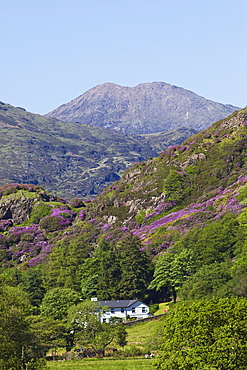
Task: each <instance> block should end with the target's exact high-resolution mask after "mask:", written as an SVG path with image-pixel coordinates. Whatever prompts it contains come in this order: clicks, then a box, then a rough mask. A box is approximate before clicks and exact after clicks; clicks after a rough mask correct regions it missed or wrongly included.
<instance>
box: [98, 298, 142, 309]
mask: <svg viewBox="0 0 247 370" xmlns="http://www.w3.org/2000/svg"><path fill="white" fill-rule="evenodd" d="M136 302H138V299H122V300H115V301H98V303H99V304H100V305H101V306H108V307H110V308H126V307H130V306H132V304H134V303H136Z"/></svg>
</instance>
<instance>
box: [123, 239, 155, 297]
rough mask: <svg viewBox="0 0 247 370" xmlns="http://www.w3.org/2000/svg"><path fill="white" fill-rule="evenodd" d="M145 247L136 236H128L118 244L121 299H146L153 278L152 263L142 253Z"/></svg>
mask: <svg viewBox="0 0 247 370" xmlns="http://www.w3.org/2000/svg"><path fill="white" fill-rule="evenodd" d="M142 247H143V245H142V244H141V241H140V239H139V238H138V237H137V236H135V235H132V234H130V235H128V236H127V237H126V238H125V239H124V240H122V241H121V242H120V243H119V244H118V250H119V258H120V269H121V279H120V282H119V298H121V299H133V298H138V299H144V298H145V295H146V294H147V288H148V285H149V282H150V280H151V276H152V271H153V268H152V263H151V260H150V259H149V258H148V256H147V255H146V253H145V251H142V250H141V249H142Z"/></svg>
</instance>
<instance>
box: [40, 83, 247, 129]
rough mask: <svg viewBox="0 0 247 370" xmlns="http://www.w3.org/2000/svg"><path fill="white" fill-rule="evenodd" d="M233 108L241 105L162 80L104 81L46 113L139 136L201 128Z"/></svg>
mask: <svg viewBox="0 0 247 370" xmlns="http://www.w3.org/2000/svg"><path fill="white" fill-rule="evenodd" d="M235 110H240V108H239V107H235V106H232V105H229V104H226V105H225V104H221V103H216V102H213V101H211V100H208V99H205V98H203V97H201V96H199V95H197V94H195V93H194V92H192V91H190V90H186V89H184V88H182V87H177V86H174V85H170V84H167V83H165V82H153V83H143V84H139V85H137V86H135V87H125V86H119V85H116V84H113V83H104V84H101V85H98V86H95V87H93V88H92V89H90V90H88V91H86V92H85V93H84V94H82V95H80V96H79V97H77V98H76V99H73V100H72V101H71V102H69V103H66V104H63V105H61V106H60V107H58V108H56V109H54V110H53V111H51V112H50V113H48V114H47V115H46V116H48V117H53V118H57V119H59V120H61V121H65V122H78V123H85V124H89V125H93V126H99V127H104V128H109V129H113V130H116V131H121V132H124V133H126V134H131V135H139V134H150V133H157V132H161V131H172V130H176V129H178V128H180V127H187V128H191V129H194V130H197V131H201V130H203V129H205V128H207V127H209V126H210V125H211V124H212V123H214V122H216V121H218V120H220V119H222V118H225V117H227V116H228V115H230V114H231V113H233V112H234V111H235Z"/></svg>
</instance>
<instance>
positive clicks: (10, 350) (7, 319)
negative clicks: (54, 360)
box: [0, 286, 44, 370]
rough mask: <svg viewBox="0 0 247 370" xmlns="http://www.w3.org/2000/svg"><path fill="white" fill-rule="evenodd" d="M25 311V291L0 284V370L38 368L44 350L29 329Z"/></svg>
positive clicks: (28, 309) (27, 309) (26, 309)
mask: <svg viewBox="0 0 247 370" xmlns="http://www.w3.org/2000/svg"><path fill="white" fill-rule="evenodd" d="M29 312H30V303H29V300H28V296H27V294H25V293H24V292H23V291H21V290H20V289H18V288H14V287H4V286H1V287H0V368H1V369H2V370H7V369H15V370H22V369H26V368H30V369H31V368H32V369H38V368H39V369H41V361H42V360H41V358H42V357H43V356H44V352H43V351H42V346H40V344H39V342H38V340H37V338H36V336H35V333H33V332H32V331H31V329H30V325H29V320H28V314H29ZM31 363H32V367H31ZM28 366H29V367H28Z"/></svg>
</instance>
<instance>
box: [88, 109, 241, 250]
mask: <svg viewBox="0 0 247 370" xmlns="http://www.w3.org/2000/svg"><path fill="white" fill-rule="evenodd" d="M246 127H247V108H245V109H243V110H241V111H240V112H236V113H234V114H232V115H231V116H230V117H228V118H226V119H224V120H221V121H219V122H216V123H215V124H213V125H212V126H211V127H210V128H208V129H207V130H205V131H202V132H200V133H198V134H196V135H194V136H192V137H191V138H189V139H187V140H186V141H185V142H184V143H183V144H182V145H176V146H173V147H170V148H168V149H167V150H166V151H165V152H163V153H161V154H160V155H159V156H158V158H155V159H151V160H148V161H147V162H144V163H139V164H138V163H137V164H135V165H134V166H132V168H131V169H129V170H127V171H126V172H125V173H124V175H123V176H122V178H121V180H120V181H119V182H117V183H115V184H114V185H113V186H111V187H110V188H108V189H106V190H105V191H104V192H103V193H102V194H100V196H99V197H98V198H97V200H96V201H95V202H93V204H92V206H91V208H90V210H89V218H95V217H97V218H99V219H100V218H102V219H103V220H104V222H106V223H109V224H112V225H113V230H114V228H116V227H118V226H117V225H121V226H122V227H123V226H124V228H126V230H129V231H132V232H133V233H134V234H136V235H138V236H139V237H140V238H141V239H142V241H143V242H144V244H145V243H146V244H148V245H149V246H150V248H154V249H155V248H156V247H157V248H160V246H161V245H163V246H168V245H169V243H170V241H171V240H173V236H174V235H175V234H176V233H177V232H185V233H186V232H187V231H188V230H189V229H190V228H193V227H195V226H196V225H198V226H201V225H203V224H207V223H208V222H210V220H211V221H213V220H216V219H218V218H219V217H221V216H222V215H223V214H224V213H227V212H233V213H234V212H235V213H236V212H237V213H238V212H240V211H241V210H242V209H243V208H244V207H245V206H246V204H247V203H246V189H247V185H246V179H247V129H246ZM162 229H163V233H162V232H161V230H162ZM157 234H159V238H158V240H159V242H158V244H157ZM161 240H163V242H161ZM161 249H162V248H161Z"/></svg>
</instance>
